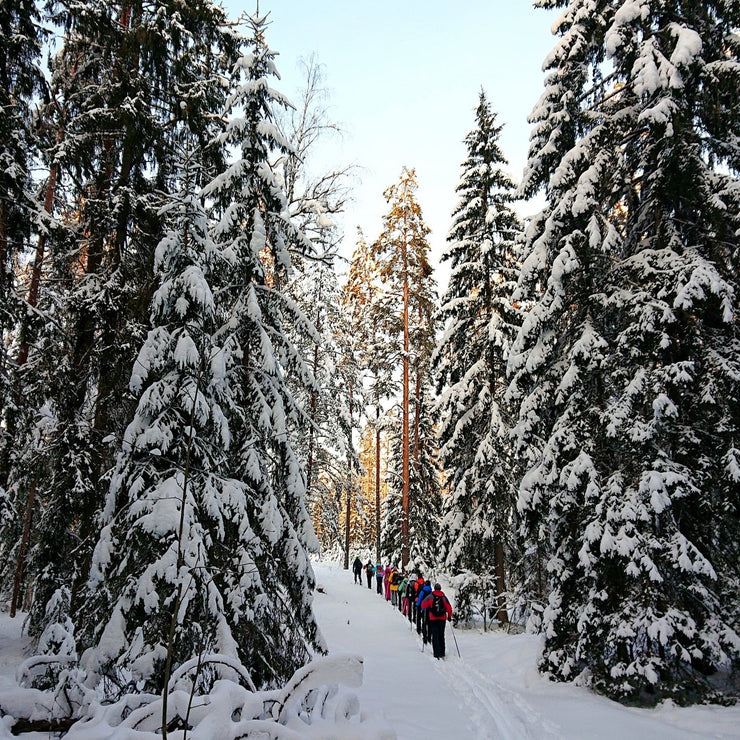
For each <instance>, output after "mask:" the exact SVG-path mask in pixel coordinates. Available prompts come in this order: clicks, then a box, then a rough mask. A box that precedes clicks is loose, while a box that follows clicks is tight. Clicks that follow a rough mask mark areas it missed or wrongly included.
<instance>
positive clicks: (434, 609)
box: [421, 583, 452, 658]
mask: <svg viewBox="0 0 740 740" xmlns="http://www.w3.org/2000/svg"><path fill="white" fill-rule="evenodd" d="M421 608H422V609H426V611H427V614H428V616H429V628H430V630H431V632H432V650H433V651H434V657H435V658H444V657H445V624H446V623H447V620H448V619H450V618H452V605H451V604H450V602H449V601H448V599H447V597H446V596H445V595H444V592H443V591H442V586H440V585H439V583H435V584H434V590H433V591H432V593H431V594H429V596H427V597H426V598H425V599H424V601H423V602H422V603H421Z"/></svg>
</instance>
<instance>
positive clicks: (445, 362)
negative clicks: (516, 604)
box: [433, 92, 521, 621]
mask: <svg viewBox="0 0 740 740" xmlns="http://www.w3.org/2000/svg"><path fill="white" fill-rule="evenodd" d="M500 133H501V126H497V125H496V115H495V113H493V112H492V111H491V106H490V104H489V102H488V100H487V99H486V96H485V93H483V92H481V94H480V98H479V101H478V108H477V110H476V114H475V128H474V129H473V130H472V131H471V132H470V133H469V134H468V135H467V137H466V138H465V144H466V147H467V157H466V159H465V161H464V163H463V165H462V175H461V179H460V184H459V185H458V186H457V189H456V191H457V193H458V195H459V198H460V201H459V204H458V205H457V206H456V208H455V210H454V211H453V225H452V228H451V229H450V233H449V235H448V237H447V240H448V242H449V247H448V249H447V251H446V252H445V254H444V255H443V257H442V259H443V260H445V261H447V262H449V263H450V268H451V271H450V280H449V283H448V287H447V293H446V294H445V296H444V298H443V300H442V306H441V308H440V310H439V318H440V319H441V320H443V321H446V322H447V324H446V329H445V331H444V334H443V336H442V338H441V340H440V342H439V344H438V346H437V347H436V349H435V353H434V358H433V364H434V370H435V376H436V377H435V380H436V383H437V390H438V392H439V393H440V394H441V395H440V397H439V401H438V403H437V408H438V411H439V415H440V425H439V436H440V444H441V449H440V457H441V461H442V465H443V468H444V470H445V472H446V475H447V477H448V478H449V481H450V495H449V496H448V497H446V499H445V513H444V518H443V521H442V527H441V534H440V550H441V558H442V561H443V567H444V568H445V570H447V571H448V572H449V573H450V574H452V575H454V576H455V577H456V579H457V591H456V594H457V611H458V613H460V616H461V617H462V618H463V619H465V618H467V617H468V616H469V611H470V607H471V603H472V601H474V600H475V598H476V597H477V596H482V593H483V591H484V590H485V591H488V592H490V591H492V590H495V593H496V597H497V599H498V605H499V609H498V618H499V619H500V620H502V621H506V619H507V614H506V609H505V607H504V601H503V593H504V591H505V589H506V585H505V580H504V572H505V561H506V560H508V551H507V545H508V543H509V542H510V540H511V528H512V526H513V524H512V511H513V508H514V502H515V496H516V494H515V487H514V471H513V469H512V463H513V456H512V453H511V449H510V444H509V420H508V418H507V413H506V409H505V408H504V406H505V404H504V402H503V396H504V393H505V391H506V386H507V381H506V363H507V361H508V357H509V348H510V346H511V343H512V342H513V340H514V337H515V336H516V333H517V330H518V326H519V324H520V323H521V321H520V317H519V313H518V311H517V309H516V307H515V305H514V302H513V301H512V298H511V296H512V293H513V291H514V288H515V286H516V281H517V277H518V265H517V261H516V253H517V246H518V245H517V239H518V238H519V237H520V235H521V225H520V222H519V219H518V217H517V216H516V214H515V213H514V212H513V211H512V209H511V201H512V200H513V199H514V196H515V185H514V182H513V181H512V179H511V177H510V176H509V175H508V174H507V173H506V172H505V169H504V168H505V167H506V166H507V162H506V158H505V157H504V155H503V153H502V151H501V148H500V146H499V143H498V141H499V136H500ZM492 585H495V589H491V586H492ZM489 603H490V602H489Z"/></svg>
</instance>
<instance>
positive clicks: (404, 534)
mask: <svg viewBox="0 0 740 740" xmlns="http://www.w3.org/2000/svg"><path fill="white" fill-rule="evenodd" d="M406 220H407V213H406V184H405V183H404V212H403V238H402V243H401V250H402V255H401V256H402V261H403V400H402V410H403V430H402V448H403V452H402V457H403V469H402V480H403V494H402V499H401V506H402V508H403V516H402V524H401V567H402V569H404V570H405V569H406V565H407V563H408V562H409V554H410V549H411V548H410V543H409V529H410V527H409V264H408V233H407V231H408V227H407V223H406Z"/></svg>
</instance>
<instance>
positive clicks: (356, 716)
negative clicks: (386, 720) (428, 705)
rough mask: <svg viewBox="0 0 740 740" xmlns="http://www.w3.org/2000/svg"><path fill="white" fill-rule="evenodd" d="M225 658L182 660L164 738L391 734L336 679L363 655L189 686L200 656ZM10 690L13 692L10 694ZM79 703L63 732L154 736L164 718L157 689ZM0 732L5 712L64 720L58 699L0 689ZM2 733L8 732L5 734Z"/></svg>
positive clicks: (364, 739)
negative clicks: (277, 684) (275, 677)
mask: <svg viewBox="0 0 740 740" xmlns="http://www.w3.org/2000/svg"><path fill="white" fill-rule="evenodd" d="M210 663H226V664H227V665H229V666H230V667H231V668H234V669H238V668H239V667H238V666H236V665H235V664H234V661H233V659H231V658H230V657H228V656H220V655H210V656H204V657H202V658H201V659H200V660H195V661H192V662H190V663H188V664H186V665H183V666H181V667H180V668H179V669H178V670H177V671H175V672H174V673H173V675H172V678H171V680H170V684H169V690H168V692H167V695H166V699H167V701H166V723H167V727H168V737H169V738H170V739H171V740H183V738H184V737H185V736H186V735H187V737H188V738H190V740H216V739H217V740H242V739H246V738H253V737H260V738H262V737H264V738H271V739H273V740H301V739H302V740H310V738H317V739H318V738H327V737H331V738H336V739H337V740H342V739H346V740H350V739H351V740H393V738H395V737H396V735H395V733H394V732H393V731H392V730H390V729H389V728H386V727H383V726H381V725H379V724H377V723H372V722H369V721H368V719H367V717H365V716H363V715H362V714H361V713H360V707H359V701H358V699H357V696H356V695H355V694H353V693H351V692H348V691H346V690H344V689H342V688H340V686H348V687H358V686H360V685H361V684H362V674H363V661H362V658H360V657H359V656H356V655H337V656H333V657H327V658H319V659H317V660H315V661H313V662H311V663H309V664H308V665H306V666H304V667H303V668H300V669H299V670H298V671H296V673H295V674H294V675H293V677H292V678H291V679H290V681H288V683H287V684H286V685H285V686H284V687H282V688H279V689H273V690H266V691H254V690H253V688H251V687H250V686H249V684H250V683H251V679H250V678H249V677H248V676H247V675H246V674H245V673H244V669H243V668H239V673H240V674H241V681H239V682H238V681H231V680H224V679H221V680H217V681H216V682H215V683H214V685H213V687H212V688H211V689H210V691H208V692H207V693H195V692H193V690H192V689H193V684H194V683H197V682H196V681H195V680H194V678H193V674H194V672H195V673H196V674H197V672H198V671H200V670H202V669H203V667H204V665H205V664H210ZM11 693H12V695H11ZM86 701H87V703H86V705H85V706H83V707H82V708H81V710H80V712H79V719H77V721H76V722H74V724H73V725H72V727H71V729H70V730H69V732H68V734H67V735H66V737H67V738H68V740H132V739H133V738H136V740H158V739H159V738H160V737H161V731H162V722H163V697H162V696H161V695H159V694H150V693H136V692H133V691H131V692H128V693H125V694H123V695H122V696H121V697H120V698H118V699H117V700H116V701H114V702H110V701H109V699H108V698H107V697H105V696H104V695H103V691H102V686H98V687H97V688H96V689H95V690H93V689H88V690H87V696H86ZM0 713H2V714H3V715H5V718H4V719H5V723H4V724H3V723H0V737H5V736H6V735H5V734H4V733H5V732H7V730H5V728H6V727H8V726H12V723H13V722H12V718H17V717H24V718H26V719H35V720H39V719H42V720H49V721H50V722H51V721H52V720H57V721H59V720H63V719H65V718H66V717H65V714H64V706H63V704H61V703H59V702H55V701H53V697H52V696H51V694H50V693H44V692H40V691H38V690H34V689H25V690H24V689H18V690H15V691H13V692H4V693H3V694H2V695H0ZM7 736H8V737H9V736H10V735H7Z"/></svg>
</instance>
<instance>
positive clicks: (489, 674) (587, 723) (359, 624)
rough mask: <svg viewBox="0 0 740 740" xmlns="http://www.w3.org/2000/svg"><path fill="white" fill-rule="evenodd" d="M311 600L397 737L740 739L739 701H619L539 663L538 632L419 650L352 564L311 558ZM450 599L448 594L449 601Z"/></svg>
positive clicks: (404, 624) (335, 648) (366, 704)
mask: <svg viewBox="0 0 740 740" xmlns="http://www.w3.org/2000/svg"><path fill="white" fill-rule="evenodd" d="M315 570H316V576H317V581H318V586H319V588H320V589H321V591H323V593H322V592H321V591H320V592H318V593H317V594H316V600H315V602H314V604H315V609H316V615H317V618H318V621H319V625H320V627H321V629H322V631H323V634H324V637H325V638H326V640H327V642H328V645H329V649H330V650H331V651H332V652H350V653H359V654H361V655H362V656H364V659H365V678H364V682H363V685H362V686H361V687H360V688H359V689H357V690H356V693H357V695H358V697H359V699H360V707H361V708H362V711H363V712H364V713H367V714H368V715H369V716H370V717H372V718H373V719H376V720H380V721H381V722H385V723H387V724H388V725H390V726H391V727H392V728H393V729H394V730H395V731H396V733H397V735H398V740H422V739H423V740H448V739H450V740H530V739H531V740H555V739H563V740H566V739H567V740H581V739H582V740H622V739H623V738H629V740H642V739H643V738H650V740H698V739H699V738H715V739H716V738H722V739H727V740H729V739H730V738H735V739H736V740H737V739H738V738H740V730H739V729H738V728H740V707H731V708H726V707H714V706H700V707H690V708H678V707H674V706H670V705H669V706H663V707H661V708H659V709H657V710H644V709H634V708H627V707H622V706H620V705H619V704H616V703H615V702H611V701H608V700H607V699H604V698H603V697H599V696H596V695H594V694H592V693H591V692H589V691H587V690H586V689H584V688H579V687H576V686H572V685H568V684H555V683H551V682H549V681H546V680H545V679H543V678H542V677H541V676H540V675H539V674H538V673H537V670H536V667H535V664H536V655H537V650H538V638H537V637H535V636H532V635H506V634H503V633H487V634H481V633H480V632H478V631H475V630H455V636H456V637H457V641H458V643H459V646H460V653H461V656H462V658H458V656H457V651H456V649H455V642H454V640H453V637H452V634H451V632H450V628H449V626H448V628H447V630H446V641H447V658H446V659H445V660H444V661H438V660H435V659H434V658H433V657H432V653H431V646H426V647H425V649H424V652H423V653H422V643H421V638H420V637H419V636H418V635H417V634H416V631H415V630H413V631H412V630H411V629H410V627H409V622H408V620H407V619H405V618H404V617H402V616H401V614H400V613H399V612H398V610H397V609H394V608H393V607H392V606H391V605H390V602H387V601H385V599H384V598H383V597H381V596H379V595H378V594H377V593H376V592H375V580H374V579H373V588H372V590H370V589H368V588H367V581H366V580H365V576H364V573H363V576H362V586H361V587H360V586H358V585H355V584H354V583H353V576H352V573H351V571H345V570H343V569H341V568H340V567H337V566H336V565H327V564H323V563H319V564H316V565H315ZM452 601H453V606H454V598H453V599H452Z"/></svg>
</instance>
